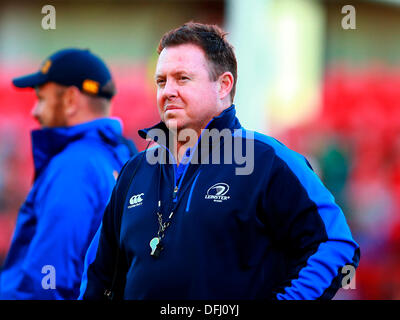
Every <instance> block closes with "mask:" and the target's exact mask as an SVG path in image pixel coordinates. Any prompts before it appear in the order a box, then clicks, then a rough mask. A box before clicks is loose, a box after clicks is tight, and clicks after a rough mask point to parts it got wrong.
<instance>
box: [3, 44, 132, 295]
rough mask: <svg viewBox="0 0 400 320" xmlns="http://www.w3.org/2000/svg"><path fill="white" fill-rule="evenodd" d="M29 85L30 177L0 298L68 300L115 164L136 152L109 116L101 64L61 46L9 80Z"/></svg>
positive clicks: (107, 81) (108, 85)
mask: <svg viewBox="0 0 400 320" xmlns="http://www.w3.org/2000/svg"><path fill="white" fill-rule="evenodd" d="M13 83H14V85H15V86H17V87H22V88H25V87H32V88H36V93H37V97H38V102H37V103H36V105H35V107H34V108H33V111H32V114H33V116H34V117H35V118H36V120H37V121H38V122H39V123H40V125H41V127H42V128H41V129H38V130H34V131H33V132H32V148H33V160H34V166H35V177H34V183H33V186H32V189H31V190H30V192H29V194H28V196H27V198H26V200H25V202H24V204H23V205H22V207H21V209H20V211H19V214H18V218H17V222H16V228H15V232H14V236H13V239H12V243H11V248H10V250H9V252H8V255H7V259H6V261H5V264H4V267H3V270H2V273H1V278H0V298H1V299H34V300H37V299H76V298H77V297H78V295H79V285H80V282H81V277H82V271H83V261H84V257H85V253H86V250H87V248H88V246H89V244H90V241H91V240H92V238H93V236H94V234H95V232H96V230H97V229H98V227H99V225H100V222H101V218H102V214H103V212H104V208H105V206H106V204H107V201H108V199H109V196H110V194H111V191H112V188H113V186H114V184H115V181H116V178H117V176H118V173H119V171H120V169H121V167H122V166H123V165H124V163H125V162H126V161H128V160H129V158H130V156H131V154H133V153H136V149H135V147H134V146H133V144H132V142H130V141H128V140H126V139H125V138H124V137H123V136H122V126H121V122H120V121H119V120H118V119H111V118H110V117H109V115H110V104H111V98H112V97H113V95H114V94H115V88H114V84H113V80H112V78H111V74H110V72H109V70H108V68H107V66H106V65H105V64H104V62H103V61H102V60H101V59H100V58H98V57H97V56H96V55H94V54H93V53H91V52H90V51H89V50H81V49H73V48H71V49H64V50H60V51H58V52H56V53H55V54H53V55H51V56H50V57H49V58H48V59H46V60H45V61H44V63H43V65H42V67H41V69H40V70H39V71H38V72H36V73H34V74H31V75H27V76H24V77H20V78H17V79H14V80H13Z"/></svg>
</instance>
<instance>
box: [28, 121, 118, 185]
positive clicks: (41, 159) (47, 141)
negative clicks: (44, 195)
mask: <svg viewBox="0 0 400 320" xmlns="http://www.w3.org/2000/svg"><path fill="white" fill-rule="evenodd" d="M121 134H122V124H121V122H120V120H119V119H116V118H114V119H111V118H101V119H96V120H93V121H89V122H85V123H82V124H79V125H76V126H72V127H58V128H44V129H38V130H33V131H32V132H31V138H32V153H33V162H34V166H35V177H37V176H38V175H39V173H40V172H41V171H42V170H43V169H44V168H45V167H46V166H47V164H48V163H49V161H50V160H51V159H52V158H53V157H54V156H55V155H56V154H58V153H59V152H61V151H62V150H64V149H65V148H66V147H67V145H68V144H70V143H71V142H73V141H76V140H79V139H82V138H83V137H85V138H92V139H98V140H103V141H106V142H108V143H110V144H114V143H115V144H117V143H118V141H119V137H120V136H121Z"/></svg>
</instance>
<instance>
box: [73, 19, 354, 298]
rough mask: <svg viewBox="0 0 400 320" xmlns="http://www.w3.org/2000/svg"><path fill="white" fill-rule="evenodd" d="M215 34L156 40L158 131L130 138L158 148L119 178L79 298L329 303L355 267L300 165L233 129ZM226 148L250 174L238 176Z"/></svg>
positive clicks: (227, 52)
mask: <svg viewBox="0 0 400 320" xmlns="http://www.w3.org/2000/svg"><path fill="white" fill-rule="evenodd" d="M225 36H226V33H225V32H223V31H222V30H221V29H220V28H219V27H217V26H212V25H204V24H199V23H187V24H185V25H183V26H181V27H179V28H177V29H174V30H172V31H170V32H168V33H166V34H165V35H164V36H163V38H162V39H161V41H160V44H159V47H158V53H159V58H158V63H157V68H156V74H155V81H156V85H157V105H158V109H159V113H160V116H161V122H160V123H158V124H157V125H155V126H154V127H152V128H148V129H144V130H141V131H140V132H139V134H140V135H141V137H142V138H146V139H152V140H154V141H156V142H157V143H158V146H157V147H155V148H152V149H149V150H146V151H144V152H142V153H141V154H140V155H138V156H136V157H134V158H132V159H131V160H130V161H129V162H128V163H127V165H126V166H125V167H124V169H123V170H122V171H121V175H120V177H119V180H118V182H117V184H116V186H115V188H114V190H113V193H112V196H111V199H110V202H109V204H108V205H107V208H106V211H105V214H104V217H103V220H102V225H101V230H100V231H99V233H98V236H97V237H96V238H95V241H97V242H96V243H92V245H91V247H90V248H91V249H90V250H89V251H88V255H89V254H91V256H92V257H93V259H92V260H91V261H89V262H88V268H87V272H85V273H84V274H87V280H86V282H85V283H83V285H82V288H81V296H80V297H81V298H83V299H102V298H104V296H107V297H110V298H116V299H234V300H235V299H331V298H332V297H333V296H334V295H335V293H336V291H337V290H338V289H339V288H340V287H341V286H342V279H343V276H344V275H345V274H346V273H342V269H343V267H344V266H347V267H348V268H352V269H353V270H354V269H355V268H356V267H357V266H358V262H359V257H360V251H359V246H358V244H357V243H356V242H355V241H354V240H353V238H352V235H351V232H350V229H349V227H348V225H347V222H346V220H345V217H344V215H343V212H342V211H341V209H340V208H339V207H338V206H337V204H336V203H335V201H334V198H333V197H332V195H331V193H330V192H329V191H328V190H327V189H326V188H325V187H324V186H323V184H322V183H321V181H320V180H319V178H318V176H317V175H316V174H315V173H314V172H313V170H312V168H311V166H310V165H309V163H308V162H307V160H306V159H305V158H304V157H303V156H301V155H299V154H297V153H296V152H294V151H292V150H290V149H288V148H287V147H285V146H284V145H282V144H281V143H279V142H278V141H276V140H275V139H273V138H271V137H268V136H265V135H262V134H259V133H254V132H251V131H248V130H245V129H244V128H243V127H242V126H241V125H240V122H239V120H238V119H237V117H236V111H235V106H234V105H233V99H234V95H235V86H236V81H237V64H236V57H235V54H234V52H233V48H232V46H231V45H230V44H229V42H228V41H227V40H226V39H225ZM204 129H208V130H210V131H208V132H209V134H206V131H207V130H204ZM211 131H213V132H214V133H215V136H216V137H217V139H214V138H215V137H213V136H212V135H211V136H210V134H211ZM223 131H224V132H225V134H223V135H221V136H219V134H220V133H222V132H223ZM171 136H172V137H173V138H174V139H168V138H169V137H171ZM191 136H195V137H196V139H187V138H188V137H191ZM165 137H167V140H166V139H165ZM228 143H229V145H230V146H231V147H232V146H233V148H231V149H229V148H228V149H225V146H226V145H228ZM238 145H239V146H245V147H244V148H245V152H244V153H245V154H246V157H247V159H248V160H249V162H252V163H253V166H251V165H250V168H251V169H253V170H248V171H242V170H238V169H243V168H242V164H243V163H240V162H239V161H237V160H238V158H237V157H236V156H237V153H238V152H239V153H240V154H241V153H242V150H243V148H239V150H240V151H238V150H237V149H235V148H236V146H238ZM226 150H228V152H226ZM215 154H218V155H219V157H216V158H217V159H223V160H222V161H221V162H219V161H217V162H214V161H213V160H214V159H215V158H213V156H214V155H215ZM159 155H164V157H160V159H161V161H153V160H154V158H158V157H159ZM229 156H231V157H229ZM232 158H234V161H232V160H233V159H232ZM143 159H147V161H143ZM162 159H164V160H162ZM224 160H225V161H224ZM239 172H240V174H239ZM96 249H97V251H96Z"/></svg>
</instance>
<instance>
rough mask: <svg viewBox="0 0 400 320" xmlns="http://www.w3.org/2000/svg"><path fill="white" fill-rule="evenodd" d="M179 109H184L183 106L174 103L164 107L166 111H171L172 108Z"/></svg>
mask: <svg viewBox="0 0 400 320" xmlns="http://www.w3.org/2000/svg"><path fill="white" fill-rule="evenodd" d="M179 109H183V108H182V107H179V106H176V105H173V104H168V105H166V106H165V107H164V111H165V112H166V111H170V110H179Z"/></svg>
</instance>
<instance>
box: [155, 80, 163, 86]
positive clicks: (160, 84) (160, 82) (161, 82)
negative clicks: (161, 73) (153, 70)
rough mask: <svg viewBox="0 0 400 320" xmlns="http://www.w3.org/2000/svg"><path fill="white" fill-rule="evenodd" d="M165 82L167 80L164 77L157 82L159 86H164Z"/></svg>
mask: <svg viewBox="0 0 400 320" xmlns="http://www.w3.org/2000/svg"><path fill="white" fill-rule="evenodd" d="M164 83H165V80H163V79H157V81H156V84H157V85H158V86H162V85H163V84H164Z"/></svg>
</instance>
